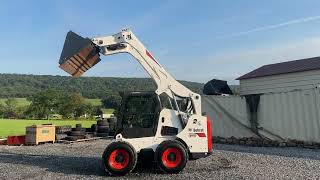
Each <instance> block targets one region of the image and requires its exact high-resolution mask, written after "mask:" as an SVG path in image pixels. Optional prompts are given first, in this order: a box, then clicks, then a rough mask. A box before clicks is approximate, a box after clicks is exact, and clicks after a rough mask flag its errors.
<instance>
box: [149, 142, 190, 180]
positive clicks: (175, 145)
mask: <svg viewBox="0 0 320 180" xmlns="http://www.w3.org/2000/svg"><path fill="white" fill-rule="evenodd" d="M188 159H189V155H188V152H187V150H186V148H185V147H184V145H183V144H182V143H181V142H179V141H175V140H169V141H164V142H162V143H161V144H159V146H158V147H157V149H156V152H155V161H156V162H157V166H158V167H159V169H160V170H162V171H163V172H165V173H168V174H176V173H179V172H181V171H182V170H183V169H184V167H185V166H186V164H187V162H188Z"/></svg>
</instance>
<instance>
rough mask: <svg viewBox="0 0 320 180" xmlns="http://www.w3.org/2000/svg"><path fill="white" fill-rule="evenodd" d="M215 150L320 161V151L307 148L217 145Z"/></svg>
mask: <svg viewBox="0 0 320 180" xmlns="http://www.w3.org/2000/svg"><path fill="white" fill-rule="evenodd" d="M214 148H215V149H216V150H224V151H233V152H244V153H253V154H264V155H275V156H284V157H295V158H304V159H312V160H320V150H319V149H306V148H296V147H283V148H282V147H251V146H240V145H228V144H215V145H214Z"/></svg>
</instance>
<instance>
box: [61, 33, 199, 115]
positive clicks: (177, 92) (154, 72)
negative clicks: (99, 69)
mask: <svg viewBox="0 0 320 180" xmlns="http://www.w3.org/2000/svg"><path fill="white" fill-rule="evenodd" d="M77 38H80V36H79V37H77ZM81 38H82V37H81ZM67 39H68V35H67ZM67 39H66V42H65V45H64V49H63V51H62V54H61V57H60V64H61V65H60V67H61V68H62V69H64V70H65V71H67V72H68V73H70V74H72V75H73V76H80V75H81V74H82V73H83V72H85V71H86V70H88V69H89V68H91V67H92V66H94V65H95V64H96V63H97V62H99V61H100V58H99V57H98V54H99V53H101V54H103V55H105V56H109V55H113V54H117V53H129V54H131V55H132V56H133V57H134V58H135V59H136V60H137V61H138V62H139V63H140V64H141V65H142V67H143V68H144V69H145V70H146V71H147V73H148V74H149V75H150V76H151V78H152V79H153V80H154V82H155V83H156V84H157V90H156V91H155V93H156V94H158V95H160V94H162V93H166V94H167V95H168V96H170V97H171V98H190V99H191V100H192V103H193V106H194V110H195V114H199V115H200V114H201V97H200V95H199V94H196V93H194V92H192V91H191V90H190V89H188V88H186V87H185V86H183V85H182V84H181V83H179V82H178V81H177V80H175V79H174V78H173V77H172V76H171V75H170V74H169V73H168V72H167V71H166V70H165V69H164V68H163V67H162V66H161V65H160V64H159V63H158V61H157V60H156V59H155V58H154V57H153V56H152V55H151V53H150V52H149V51H148V50H147V49H146V48H145V46H144V45H143V44H142V43H141V42H140V41H139V39H138V38H137V37H136V36H135V35H134V34H133V33H132V32H131V31H130V30H129V29H124V30H122V31H121V32H119V33H117V34H114V35H111V36H103V37H96V38H93V39H92V43H93V44H90V45H89V46H86V47H85V48H84V50H82V51H81V52H79V53H78V54H77V55H72V56H70V55H67V56H66V55H63V54H64V50H65V49H66V48H67V47H66V46H68V45H67V43H68V41H67ZM82 39H83V41H88V38H86V39H84V38H82ZM69 43H71V42H69ZM78 44H79V43H78ZM96 47H99V48H96ZM67 49H69V48H67ZM76 49H79V47H77V48H76ZM69 54H70V53H69ZM71 54H74V53H73V52H72V53H71ZM71 66H73V67H74V69H75V71H72V72H71V71H70V67H71ZM71 69H73V68H71Z"/></svg>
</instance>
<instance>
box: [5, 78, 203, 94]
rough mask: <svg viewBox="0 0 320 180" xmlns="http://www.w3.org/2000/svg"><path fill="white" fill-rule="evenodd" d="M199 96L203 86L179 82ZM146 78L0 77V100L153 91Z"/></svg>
mask: <svg viewBox="0 0 320 180" xmlns="http://www.w3.org/2000/svg"><path fill="white" fill-rule="evenodd" d="M180 82H181V83H182V84H184V85H185V86H187V87H188V88H190V89H191V90H193V91H195V92H197V93H201V92H202V88H203V84H201V83H194V82H187V81H180ZM155 89H156V86H155V84H154V83H153V81H152V80H151V79H150V78H116V77H81V78H73V77H69V76H51V75H22V74H0V98H11V97H12V98H19V97H20V98H26V97H31V96H32V95H34V94H35V93H39V92H41V91H45V90H55V91H59V92H62V93H66V94H67V93H70V92H75V93H80V94H81V95H82V96H84V97H86V98H99V99H102V98H104V97H107V96H118V91H154V90H155Z"/></svg>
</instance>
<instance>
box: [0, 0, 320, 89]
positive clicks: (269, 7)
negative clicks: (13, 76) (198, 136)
mask: <svg viewBox="0 0 320 180" xmlns="http://www.w3.org/2000/svg"><path fill="white" fill-rule="evenodd" d="M319 9H320V1H319V0H299V1H298V0H268V1H256V0H238V1H234V0H220V1H218V0H216V1H213V0H208V1H204V0H199V1H194V0H192V1H187V0H181V1H179V0H167V1H165V0H162V1H150V0H145V1H142V0H139V1H129V0H127V1H125V0H123V1H107V0H106V1H94V0H92V1H84V0H83V1H80V0H73V1H72V0H69V1H65V0H61V1H39V0H34V1H32V0H28V1H22V0H21V1H16V0H11V1H9V0H7V1H5V0H3V1H1V2H0V23H1V26H0V27H1V33H0V40H1V45H0V55H1V56H0V57H1V58H0V63H1V65H0V73H19V74H49V75H67V74H66V73H65V72H63V71H62V70H61V69H59V68H58V59H59V57H60V53H61V50H62V46H63V42H64V38H65V35H66V33H67V32H68V31H69V30H72V31H75V32H76V33H78V34H81V35H83V36H85V37H94V36H101V35H111V34H114V33H117V32H119V31H120V30H121V29H122V28H125V27H129V28H131V29H132V31H133V32H134V33H135V34H136V35H137V36H138V37H139V38H140V40H141V41H142V42H144V43H145V45H146V47H147V48H148V49H149V50H150V51H151V52H152V54H153V56H154V57H156V58H157V59H158V61H159V62H160V64H162V65H163V66H164V67H165V68H166V69H167V71H169V72H170V73H171V74H172V75H173V76H174V77H176V78H177V79H181V80H189V81H197V82H206V81H208V80H210V79H213V78H218V79H224V80H228V81H229V83H231V84H237V83H238V82H237V81H235V80H234V79H235V78H237V77H239V76H241V75H243V74H245V73H247V72H249V71H251V70H253V69H255V68H258V67H260V66H262V65H264V64H269V63H275V62H282V61H289V60H295V59H301V58H308V57H314V56H320V12H319ZM102 60H103V61H102V62H100V63H99V64H98V65H96V66H95V67H93V68H92V69H90V70H89V71H88V72H87V73H86V74H85V76H100V77H110V76H112V77H145V76H147V74H146V73H145V72H144V71H143V69H142V68H141V67H140V65H139V64H138V63H137V62H136V61H135V60H133V58H131V57H130V56H129V55H125V54H122V55H116V56H111V57H102Z"/></svg>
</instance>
